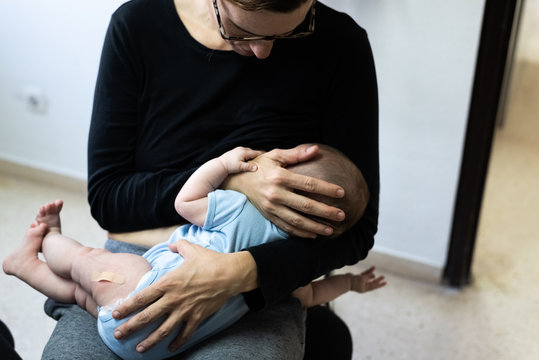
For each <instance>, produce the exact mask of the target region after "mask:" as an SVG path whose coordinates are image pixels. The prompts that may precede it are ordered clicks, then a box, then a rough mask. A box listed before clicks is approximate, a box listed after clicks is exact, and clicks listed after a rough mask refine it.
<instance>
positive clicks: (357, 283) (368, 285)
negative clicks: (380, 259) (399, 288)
mask: <svg viewBox="0 0 539 360" xmlns="http://www.w3.org/2000/svg"><path fill="white" fill-rule="evenodd" d="M374 270H375V267H374V266H372V267H370V268H369V269H367V270H365V271H364V272H362V273H361V274H359V275H354V274H348V276H350V282H351V286H350V287H351V290H353V291H356V292H359V293H364V292H367V291H372V290H376V289H378V288H381V287H382V286H385V285H386V284H387V283H386V282H385V278H384V277H383V276H378V277H377V276H376V275H375V274H374Z"/></svg>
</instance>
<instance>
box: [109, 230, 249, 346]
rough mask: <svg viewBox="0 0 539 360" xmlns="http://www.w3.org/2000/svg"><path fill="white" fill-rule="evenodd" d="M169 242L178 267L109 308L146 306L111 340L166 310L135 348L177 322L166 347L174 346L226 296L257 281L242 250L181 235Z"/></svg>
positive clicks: (120, 311)
mask: <svg viewBox="0 0 539 360" xmlns="http://www.w3.org/2000/svg"><path fill="white" fill-rule="evenodd" d="M169 247H170V249H171V250H172V251H174V252H178V253H179V254H181V255H182V256H183V257H184V263H183V264H182V266H181V267H180V268H178V269H176V270H174V271H171V272H170V273H168V274H166V275H164V276H163V277H162V278H161V279H159V281H157V282H156V283H155V284H153V285H151V286H149V287H147V288H146V289H144V290H142V291H140V292H139V293H137V294H135V295H134V296H132V297H130V298H128V299H127V300H126V301H125V302H123V303H122V304H121V305H119V306H118V307H117V308H116V309H115V310H114V312H113V317H114V318H115V319H121V318H124V317H126V316H127V315H129V314H131V313H133V312H135V311H137V310H139V309H141V308H143V307H145V306H147V307H146V308H145V309H144V310H142V311H141V312H140V313H138V314H136V315H135V316H133V317H132V318H131V319H129V320H128V321H127V322H125V323H124V324H122V325H120V326H119V327H118V328H117V329H116V331H115V332H114V337H116V338H117V339H122V338H125V337H127V336H129V335H130V334H132V333H133V332H135V331H137V330H139V329H141V328H143V327H145V326H146V325H148V324H150V323H151V322H153V321H155V320H157V319H159V318H160V317H161V316H163V315H168V317H167V318H166V320H165V321H164V322H163V323H162V324H161V325H160V326H159V328H158V329H157V330H155V331H154V332H153V333H152V334H150V335H149V336H148V337H147V338H146V339H145V340H143V341H142V342H141V343H140V344H138V345H137V351H139V352H145V351H147V350H149V349H151V348H152V347H153V346H154V345H155V344H157V343H158V342H160V341H162V340H164V339H165V338H166V337H167V336H168V335H169V334H171V333H172V331H173V330H174V329H176V328H177V327H178V326H180V323H182V322H183V327H182V330H181V332H180V333H179V334H178V336H177V337H176V339H174V340H173V341H172V343H171V344H170V346H169V350H171V351H175V350H176V349H178V348H180V347H181V346H182V345H183V344H184V343H185V342H186V341H187V340H188V339H189V338H190V337H191V335H192V334H193V333H194V331H195V330H196V328H197V327H198V326H199V325H200V323H201V322H202V321H203V320H204V319H206V318H207V317H208V316H210V315H211V314H213V313H214V312H216V311H217V310H218V309H219V308H220V307H221V306H223V305H224V304H225V302H226V301H227V300H228V299H230V298H231V297H232V296H235V295H237V294H239V293H241V292H246V291H250V290H253V289H254V288H256V286H257V272H256V264H255V262H254V259H253V258H252V256H251V254H250V253H249V252H247V251H241V252H238V253H231V254H221V253H218V252H215V251H212V250H208V249H205V248H203V247H201V246H199V245H195V244H192V243H190V242H188V241H186V240H179V241H178V242H176V243H174V244H171V245H170V246H169Z"/></svg>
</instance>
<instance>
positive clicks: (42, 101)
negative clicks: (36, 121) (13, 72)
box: [21, 86, 48, 114]
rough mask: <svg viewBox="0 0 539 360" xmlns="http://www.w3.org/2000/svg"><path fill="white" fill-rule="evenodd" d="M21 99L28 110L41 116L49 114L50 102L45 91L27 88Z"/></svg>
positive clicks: (31, 87) (37, 88)
mask: <svg viewBox="0 0 539 360" xmlns="http://www.w3.org/2000/svg"><path fill="white" fill-rule="evenodd" d="M21 98H22V100H23V101H24V102H25V104H26V108H27V109H28V110H30V111H32V112H35V113H41V114H44V113H46V112H47V109H48V101H47V96H46V95H45V92H44V91H43V89H41V88H39V87H37V86H25V87H24V89H23V90H22V96H21Z"/></svg>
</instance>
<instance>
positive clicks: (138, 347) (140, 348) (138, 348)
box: [137, 345, 144, 353]
mask: <svg viewBox="0 0 539 360" xmlns="http://www.w3.org/2000/svg"><path fill="white" fill-rule="evenodd" d="M137 351H138V352H139V353H141V352H144V346H142V345H139V346H137Z"/></svg>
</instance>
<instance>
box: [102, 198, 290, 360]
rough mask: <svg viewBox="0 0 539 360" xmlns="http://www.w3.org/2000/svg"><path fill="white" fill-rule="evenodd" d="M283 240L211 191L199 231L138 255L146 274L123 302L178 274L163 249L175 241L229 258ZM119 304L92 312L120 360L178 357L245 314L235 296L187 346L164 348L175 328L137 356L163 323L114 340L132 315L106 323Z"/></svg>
mask: <svg viewBox="0 0 539 360" xmlns="http://www.w3.org/2000/svg"><path fill="white" fill-rule="evenodd" d="M286 238H288V235H287V234H286V233H285V232H284V231H282V230H281V229H279V228H277V227H276V226H275V225H274V224H273V223H271V222H270V221H268V220H267V219H266V218H264V216H262V214H260V213H259V212H258V210H257V209H256V208H255V207H254V206H253V205H252V204H251V203H250V202H249V201H248V200H247V197H246V196H245V195H243V194H241V193H239V192H236V191H232V190H216V191H214V192H211V193H210V194H208V213H207V215H206V222H205V223H204V226H203V227H200V226H196V225H191V224H188V225H182V226H180V227H178V228H177V229H176V230H175V231H174V233H173V234H172V235H171V237H170V239H169V240H168V241H167V242H164V243H160V244H157V245H155V246H154V247H152V248H151V249H149V250H148V251H147V252H146V253H145V254H144V255H143V257H144V258H146V259H147V260H148V262H149V263H150V265H151V266H152V269H151V270H150V271H148V272H147V273H146V274H145V275H144V276H143V277H142V278H141V280H140V281H139V283H138V285H137V287H136V289H135V290H134V291H133V292H132V293H131V294H130V295H129V296H132V295H133V294H136V293H137V292H139V291H141V290H142V289H145V288H146V287H148V286H150V285H151V284H153V283H154V282H156V281H157V280H158V279H159V278H161V277H162V276H163V275H164V274H166V273H168V272H170V271H172V270H174V269H176V268H178V267H179V266H180V265H181V264H182V263H183V257H182V256H181V255H179V254H177V253H175V252H172V251H170V250H169V249H168V244H170V243H173V242H175V241H177V240H179V239H187V240H189V241H190V242H192V243H194V244H198V245H200V246H203V247H205V248H208V249H211V250H214V251H218V252H221V253H230V252H237V251H241V250H243V249H245V248H248V247H251V246H256V245H259V244H263V243H266V242H269V241H275V240H280V239H286ZM121 301H122V300H119V301H118V302H117V303H116V304H112V305H108V306H103V307H100V308H99V309H98V319H97V328H98V331H99V335H100V336H101V338H102V339H103V341H104V342H105V344H106V345H107V346H108V347H109V348H110V349H111V350H112V351H114V353H116V355H118V356H120V357H121V358H123V359H164V358H167V357H170V356H173V355H175V354H179V353H181V352H182V351H185V350H187V349H188V348H190V347H192V346H193V345H195V344H198V343H199V342H201V341H203V340H205V339H207V338H208V337H210V336H212V335H214V334H216V333H217V332H219V331H222V330H224V329H225V328H227V327H228V326H230V325H232V324H233V323H234V322H236V321H237V320H239V319H240V318H241V317H242V316H243V315H245V314H246V313H247V311H248V308H247V305H246V304H245V302H244V300H243V296H242V295H241V294H240V295H237V296H235V297H233V298H231V299H230V300H228V302H227V303H225V305H224V306H223V307H222V308H220V309H219V310H218V311H217V312H216V313H214V314H213V315H211V316H209V317H208V318H207V319H206V320H204V322H202V323H201V324H200V326H199V327H198V328H197V330H196V331H195V333H194V334H193V336H192V337H191V338H190V339H189V340H188V341H187V343H185V344H184V345H183V346H182V347H181V348H180V349H178V350H177V351H175V352H170V351H169V350H168V346H169V344H170V342H171V341H172V340H173V339H174V338H176V336H177V335H178V333H179V331H180V330H181V327H179V328H178V329H176V330H175V331H173V332H172V333H171V334H170V335H169V336H168V337H167V338H166V339H165V340H163V341H161V342H160V343H158V344H157V345H156V346H155V347H153V348H152V349H150V350H148V351H146V352H145V353H143V354H141V353H139V352H137V351H136V349H135V348H136V346H137V345H138V344H139V343H140V342H141V341H142V340H143V339H145V338H146V337H148V336H149V335H150V333H152V332H153V331H154V330H156V329H157V328H158V327H159V326H160V325H161V323H162V322H163V321H164V319H165V317H163V318H161V319H159V320H158V321H155V322H154V323H151V324H149V325H148V326H146V327H145V328H143V329H141V330H139V331H137V332H136V333H134V334H132V335H130V336H129V337H128V338H126V339H123V340H116V339H115V338H114V336H113V334H114V330H115V329H116V328H117V327H118V326H119V325H121V324H122V323H124V322H126V321H127V320H128V319H129V318H131V317H132V316H134V315H135V314H132V315H131V316H129V317H127V318H124V319H122V320H115V319H114V318H113V317H112V310H113V309H114V307H115V306H117V305H118V304H119V303H120V302H121Z"/></svg>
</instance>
